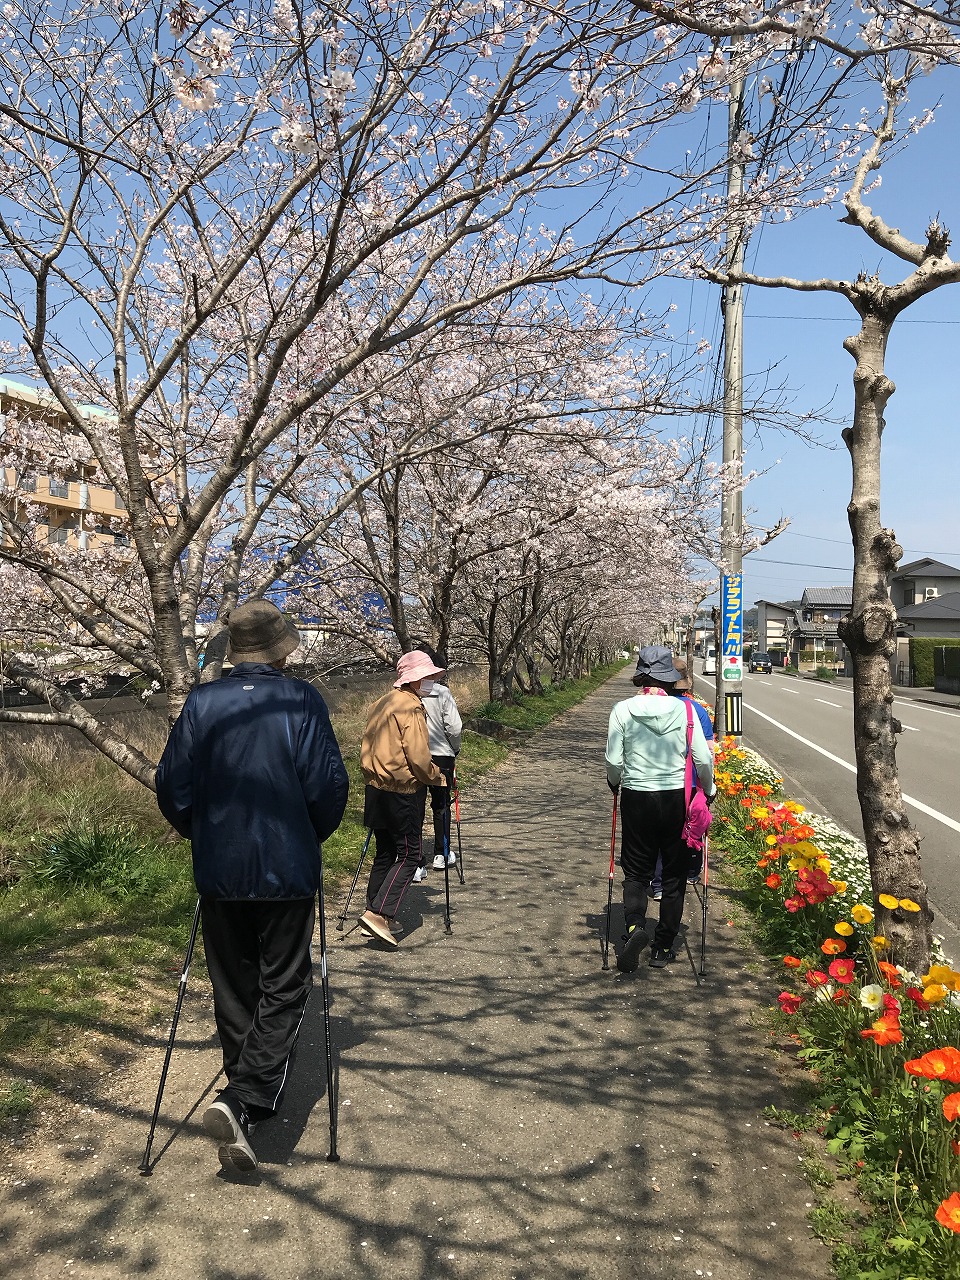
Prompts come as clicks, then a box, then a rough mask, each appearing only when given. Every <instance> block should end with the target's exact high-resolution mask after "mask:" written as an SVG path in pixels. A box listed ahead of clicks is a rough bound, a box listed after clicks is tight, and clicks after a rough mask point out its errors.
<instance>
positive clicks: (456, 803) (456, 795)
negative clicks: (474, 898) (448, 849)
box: [453, 765, 463, 884]
mask: <svg viewBox="0 0 960 1280" xmlns="http://www.w3.org/2000/svg"><path fill="white" fill-rule="evenodd" d="M453 816H454V821H455V822H456V824H457V875H458V876H459V877H460V883H461V884H463V847H462V846H461V844H460V784H459V782H458V780H457V769H456V765H454V769H453Z"/></svg>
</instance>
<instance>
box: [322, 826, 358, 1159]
mask: <svg viewBox="0 0 960 1280" xmlns="http://www.w3.org/2000/svg"><path fill="white" fill-rule="evenodd" d="M369 843H370V837H369V836H367V844H369ZM366 851H367V845H364V846H363V852H364V853H366ZM359 874H360V871H359V868H358V869H357V875H358V876H359ZM353 883H354V886H356V883H357V882H356V880H354V882H353ZM317 892H318V897H319V899H320V990H321V992H322V994H323V1038H324V1041H325V1043H326V1047H327V1100H328V1103H329V1106H330V1153H329V1155H328V1156H327V1160H328V1161H329V1162H330V1163H331V1164H336V1163H337V1161H338V1160H339V1159H340V1156H339V1155H338V1154H337V1097H336V1094H335V1092H334V1087H333V1048H332V1046H331V1043H330V986H329V984H328V982H327V919H326V915H325V912H324V906H323V864H322V863H321V865H320V887H319V889H318V891H317ZM352 892H353V890H351V893H352Z"/></svg>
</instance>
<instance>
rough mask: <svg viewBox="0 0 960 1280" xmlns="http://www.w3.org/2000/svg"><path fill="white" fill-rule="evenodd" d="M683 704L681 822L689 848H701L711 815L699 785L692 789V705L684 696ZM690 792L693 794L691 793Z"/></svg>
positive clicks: (711, 819) (708, 828) (711, 818)
mask: <svg viewBox="0 0 960 1280" xmlns="http://www.w3.org/2000/svg"><path fill="white" fill-rule="evenodd" d="M683 705H684V706H685V707H686V709H687V764H686V770H685V773H684V779H683V786H684V791H685V792H686V800H687V820H686V822H685V823H684V824H683V838H684V841H685V842H686V843H687V844H688V845H689V846H690V848H691V849H702V848H703V838H704V836H705V835H706V834H707V832H708V831H709V830H710V823H711V822H712V821H713V815H712V814H711V812H710V806H709V805H708V804H707V797H706V796H705V795H704V794H703V791H702V790H701V788H700V787H697V789H696V791H694V790H693V752H692V748H693V707H692V706H691V705H690V703H689V702H688V700H687V699H686V698H684V700H683ZM691 792H693V794H692V795H691Z"/></svg>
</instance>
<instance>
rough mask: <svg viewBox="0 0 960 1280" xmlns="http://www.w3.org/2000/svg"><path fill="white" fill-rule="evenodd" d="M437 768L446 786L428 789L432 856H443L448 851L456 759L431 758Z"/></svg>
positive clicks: (451, 757) (444, 757) (448, 757)
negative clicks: (444, 779) (445, 781)
mask: <svg viewBox="0 0 960 1280" xmlns="http://www.w3.org/2000/svg"><path fill="white" fill-rule="evenodd" d="M432 758H433V763H434V764H435V765H436V766H437V768H438V769H439V770H440V772H441V773H442V774H443V776H444V777H445V778H446V780H447V783H448V785H447V786H445V787H430V788H429V791H430V809H431V811H432V812H433V856H434V857H436V856H437V854H438V853H442V854H443V855H444V856H446V854H447V853H448V851H449V849H450V805H451V803H452V797H453V770H454V766H455V765H456V763H457V762H456V759H455V758H454V757H453V756H433V757H432Z"/></svg>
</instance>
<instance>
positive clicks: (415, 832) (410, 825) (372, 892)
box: [363, 784, 427, 919]
mask: <svg viewBox="0 0 960 1280" xmlns="http://www.w3.org/2000/svg"><path fill="white" fill-rule="evenodd" d="M426 804H427V788H426V787H425V786H423V787H419V788H418V789H417V790H416V791H414V792H413V794H412V795H409V794H408V795H403V794H401V793H400V792H397V791H381V790H380V788H379V787H371V786H370V785H369V784H368V786H367V789H366V792H365V793H364V802H363V822H364V825H365V826H367V827H371V828H372V829H373V837H374V840H375V841H376V844H377V854H376V857H375V858H374V860H373V866H372V867H371V868H370V879H369V880H368V882H367V907H368V908H369V909H370V910H371V911H375V912H376V913H377V914H378V915H381V916H387V917H388V919H393V917H394V916H395V915H396V914H397V911H398V909H399V907H400V902H401V900H402V898H403V895H404V894H405V893H406V891H407V887H408V886H409V884H410V882H411V881H412V880H413V874H414V872H415V871H416V869H417V867H418V866H419V865H420V861H421V859H422V857H423V845H422V836H423V815H424V811H425V810H426Z"/></svg>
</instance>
